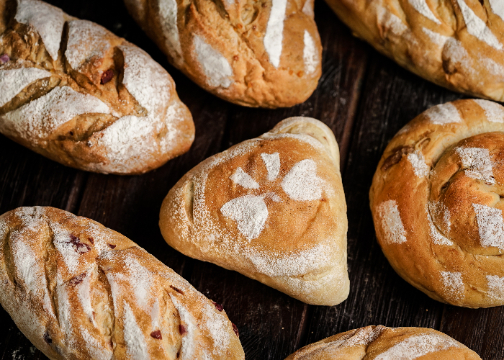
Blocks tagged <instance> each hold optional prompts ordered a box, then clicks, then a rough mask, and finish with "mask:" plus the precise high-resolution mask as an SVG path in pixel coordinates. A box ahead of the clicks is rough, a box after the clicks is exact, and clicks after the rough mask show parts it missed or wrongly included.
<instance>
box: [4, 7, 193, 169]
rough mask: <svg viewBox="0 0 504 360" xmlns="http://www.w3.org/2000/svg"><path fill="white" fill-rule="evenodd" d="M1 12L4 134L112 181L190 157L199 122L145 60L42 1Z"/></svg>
mask: <svg viewBox="0 0 504 360" xmlns="http://www.w3.org/2000/svg"><path fill="white" fill-rule="evenodd" d="M0 10H2V17H1V18H0V54H1V56H0V88H1V89H2V91H1V93H0V132H1V133H3V134H4V135H6V136H8V137H9V138H11V139H12V140H14V141H16V142H18V143H20V144H22V145H24V146H26V147H28V148H30V149H32V150H34V151H36V152H38V153H40V154H42V155H44V156H46V157H48V158H50V159H52V160H55V161H58V162H60V163H62V164H64V165H67V166H72V167H75V168H78V169H83V170H89V171H96V172H102V173H114V174H140V173H144V172H146V171H149V170H152V169H154V168H157V167H159V166H161V165H163V164H164V163H165V162H166V161H168V160H170V159H171V158H173V157H175V156H178V155H180V154H182V153H184V152H186V151H187V150H188V149H189V147H190V146H191V144H192V141H193V139H194V124H193V121H192V117H191V114H190V112H189V110H188V109H187V107H186V106H185V105H184V104H183V103H182V102H181V101H180V100H179V98H178V95H177V93H176V91H175V84H174V82H173V80H172V78H171V77H170V75H169V74H168V73H167V72H166V70H164V69H163V68H162V67H161V66H160V65H159V64H158V63H156V62H155V61H154V60H152V58H151V57H150V56H149V55H147V54H146V53H145V52H144V51H143V50H141V49H139V48H138V47H136V46H134V45H133V44H130V43H128V42H127V41H125V40H124V39H122V38H119V37H117V36H115V35H114V34H112V33H111V32H109V31H108V30H106V29H104V28H103V27H101V26H99V25H97V24H94V23H92V22H89V21H85V20H79V19H76V18H73V17H71V16H68V15H66V14H65V13H64V12H63V11H61V10H60V9H58V8H56V7H53V6H51V5H48V4H46V3H44V2H42V1H38V0H0Z"/></svg>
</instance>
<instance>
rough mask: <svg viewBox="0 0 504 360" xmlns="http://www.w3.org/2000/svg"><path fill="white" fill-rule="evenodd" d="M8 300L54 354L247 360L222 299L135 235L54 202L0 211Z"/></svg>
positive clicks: (1, 265)
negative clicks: (197, 284)
mask: <svg viewBox="0 0 504 360" xmlns="http://www.w3.org/2000/svg"><path fill="white" fill-rule="evenodd" d="M0 303H1V304H2V306H3V308H4V309H5V310H6V311H7V312H8V313H9V314H10V315H11V317H12V319H13V320H14V322H15V323H16V325H17V326H18V327H19V329H20V330H21V331H22V332H23V333H24V334H25V335H26V337H27V338H28V339H29V340H30V341H31V342H32V343H33V344H34V345H35V346H36V347H37V348H38V349H40V350H41V351H42V352H43V353H44V354H45V355H47V357H49V358H50V359H52V360H65V359H75V360H80V359H82V360H84V359H86V360H88V359H93V360H105V359H135V360H140V359H167V360H168V359H170V360H172V359H186V360H189V359H190V360H193V359H202V360H203V359H205V360H207V359H222V360H224V359H244V354H243V350H242V347H241V345H240V341H239V339H238V337H237V334H235V332H234V331H233V325H232V324H231V322H229V320H228V318H227V316H226V313H225V312H224V311H223V309H222V307H221V306H220V305H216V304H215V303H212V302H211V301H210V300H208V299H207V298H206V297H205V296H203V295H202V294H201V293H199V292H198V291H196V289H194V288H193V287H192V286H191V285H190V284H189V283H188V282H187V281H185V280H184V279H183V278H182V277H180V276H179V275H178V274H176V273H175V272H174V271H173V270H171V269H170V268H168V267H167V266H165V265H164V264H162V263H161V262H160V261H158V260H157V259H156V258H154V257H153V256H152V255H150V254H148V253H147V252H146V251H145V250H143V249H141V248H140V247H138V245H136V244H135V243H134V242H132V241H131V240H129V239H128V238H126V237H124V236H122V235H121V234H119V233H117V232H115V231H112V230H110V229H107V228H105V227H104V226H103V225H101V224H99V223H97V222H95V221H92V220H89V219H87V218H84V217H78V216H75V215H72V214H70V213H68V212H66V211H62V210H58V209H55V208H50V207H27V208H18V209H16V210H13V211H10V212H8V213H6V214H4V215H2V216H1V217H0Z"/></svg>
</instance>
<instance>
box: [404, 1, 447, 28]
mask: <svg viewBox="0 0 504 360" xmlns="http://www.w3.org/2000/svg"><path fill="white" fill-rule="evenodd" d="M408 1H409V3H410V4H411V6H413V7H414V8H415V10H416V11H418V12H419V13H420V14H422V15H423V16H425V17H426V18H427V19H429V20H432V21H434V22H435V23H436V24H438V25H441V21H439V19H438V18H437V17H436V15H434V13H433V12H432V10H431V9H430V7H429V5H428V4H427V1H426V0H408Z"/></svg>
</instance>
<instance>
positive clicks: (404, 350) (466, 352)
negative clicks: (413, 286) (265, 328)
mask: <svg viewBox="0 0 504 360" xmlns="http://www.w3.org/2000/svg"><path fill="white" fill-rule="evenodd" d="M374 359H375V360H394V359H405V360H408V359H422V360H481V358H480V357H479V356H478V354H476V353H475V352H474V351H472V350H471V349H469V348H467V347H465V346H464V345H462V344H461V343H459V342H458V341H456V340H454V339H452V338H451V337H449V336H448V335H446V334H443V333H441V332H439V331H436V330H433V329H427V328H413V327H410V328H387V327H385V326H381V325H379V326H367V327H364V328H360V329H356V330H350V331H347V332H344V333H341V334H338V335H334V336H331V337H328V338H327V339H324V340H321V341H319V342H316V343H313V344H310V345H307V346H305V347H303V348H302V349H299V350H298V351H296V352H295V353H294V354H292V355H290V356H289V357H288V358H287V359H286V360H374Z"/></svg>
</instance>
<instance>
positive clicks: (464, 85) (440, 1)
mask: <svg viewBox="0 0 504 360" xmlns="http://www.w3.org/2000/svg"><path fill="white" fill-rule="evenodd" d="M326 1H327V3H328V4H329V5H330V6H331V7H332V9H333V10H334V11H335V12H336V14H337V15H338V16H339V18H340V19H341V20H342V21H343V22H344V23H346V24H347V25H348V26H349V27H350V28H351V29H352V31H353V32H354V34H355V35H357V36H359V37H361V38H363V39H364V40H366V41H367V42H369V43H370V44H371V45H372V46H374V47H375V48H376V49H377V50H378V51H380V52H381V53H383V54H385V55H387V56H388V57H390V58H392V59H394V60H395V61H396V62H397V63H399V64H400V65H401V66H403V67H405V68H406V69H408V70H410V71H412V72H414V73H415V74H417V75H419V76H422V77H423V78H425V79H427V80H429V81H432V82H434V83H436V84H438V85H441V86H444V87H446V88H448V89H451V90H454V91H458V92H462V93H465V94H470V95H474V96H478V97H484V98H489V99H493V100H497V101H504V81H503V80H504V52H503V50H504V6H503V5H502V0H486V1H484V0H450V1H444V0H403V1H398V0H326Z"/></svg>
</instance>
